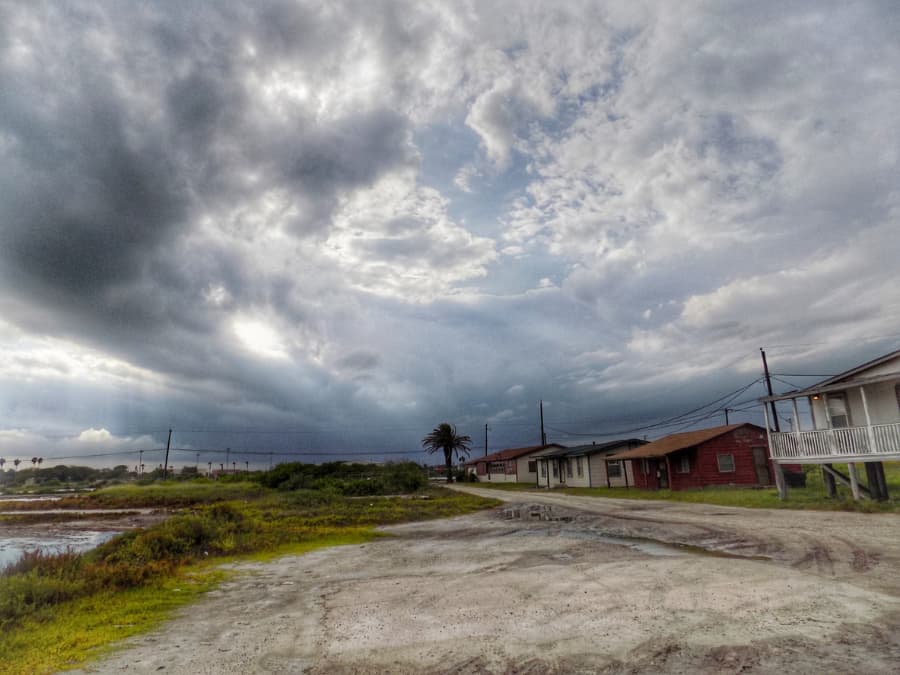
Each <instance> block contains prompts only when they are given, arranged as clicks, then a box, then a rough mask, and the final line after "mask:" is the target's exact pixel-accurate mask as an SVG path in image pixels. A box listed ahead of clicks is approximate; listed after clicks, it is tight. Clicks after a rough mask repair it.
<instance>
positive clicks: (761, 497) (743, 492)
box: [478, 462, 900, 513]
mask: <svg viewBox="0 0 900 675" xmlns="http://www.w3.org/2000/svg"><path fill="white" fill-rule="evenodd" d="M834 466H835V468H836V469H837V470H838V471H841V472H842V473H844V474H846V472H847V467H846V465H839V464H835V465H834ZM884 472H885V478H886V480H887V484H888V492H889V494H890V495H891V498H890V499H889V500H888V501H886V502H874V501H871V500H868V499H863V500H861V501H858V502H856V501H853V498H852V496H851V495H850V488H848V487H844V486H842V485H841V486H838V498H837V499H829V498H828V496H827V495H826V493H825V486H824V483H823V481H822V470H821V468H820V467H817V466H812V465H808V466H806V487H803V488H790V489H789V490H788V498H787V500H786V501H781V500H780V499H779V498H778V491H777V490H776V489H775V488H774V486H773V487H771V488H745V487H708V488H703V489H697V490H638V489H637V488H607V487H595V488H581V487H568V488H554V489H553V491H554V492H562V493H565V494H571V495H581V496H587V497H609V498H615V499H661V500H666V501H673V502H688V503H694V504H716V505H718V506H743V507H746V508H756V509H818V510H823V511H860V512H865V513H878V512H900V464H898V463H896V462H891V463H888V462H885V464H884ZM861 473H862V474H863V475H864V473H865V472H861ZM478 487H485V488H489V489H492V490H494V489H497V490H508V491H525V492H528V491H536V492H545V491H546V488H538V487H536V486H535V485H534V484H532V483H484V484H478Z"/></svg>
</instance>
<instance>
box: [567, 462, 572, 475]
mask: <svg viewBox="0 0 900 675" xmlns="http://www.w3.org/2000/svg"><path fill="white" fill-rule="evenodd" d="M566 475H567V476H568V477H569V478H571V477H572V462H570V461H569V460H566Z"/></svg>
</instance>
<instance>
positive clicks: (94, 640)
mask: <svg viewBox="0 0 900 675" xmlns="http://www.w3.org/2000/svg"><path fill="white" fill-rule="evenodd" d="M419 474H420V472H419ZM286 475H287V476H288V479H289V480H290V476H291V475H296V474H291V473H290V472H287V474H286ZM411 476H412V474H411V472H410V473H404V471H396V472H394V473H392V474H389V477H387V478H384V479H381V478H379V479H378V480H377V484H378V485H380V489H382V490H393V489H397V487H398V486H399V485H402V484H403V481H404V480H408V481H409V483H408V484H411V483H413V482H415V481H414V480H413V479H412V478H411ZM329 478H330V479H331V481H329ZM317 480H324V481H325V482H324V483H320V489H318V490H310V489H302V490H295V491H273V490H271V489H268V488H266V487H264V486H262V485H258V484H247V483H232V484H228V485H226V486H216V485H215V484H206V483H198V484H185V483H181V484H172V485H170V484H162V485H154V486H149V487H133V486H123V487H115V488H109V489H106V490H103V491H98V492H97V493H94V494H92V495H90V496H87V497H84V498H81V499H80V500H78V501H79V504H78V506H79V507H81V508H84V507H85V502H90V504H91V505H94V506H96V505H100V504H102V505H104V506H107V505H111V504H115V505H117V506H120V507H121V506H122V505H124V504H128V505H129V506H132V507H137V506H145V505H146V504H147V503H148V502H149V503H151V504H153V505H159V504H162V503H164V504H166V505H173V504H183V505H185V506H184V508H182V509H181V510H180V511H179V512H178V513H176V514H175V515H173V516H171V517H170V518H168V519H167V520H165V521H163V522H162V523H159V524H157V525H155V526H153V527H150V528H147V529H144V530H134V531H131V532H127V533H124V534H121V535H119V536H117V537H114V538H113V539H111V540H109V541H107V542H105V543H103V544H101V545H100V546H98V547H97V548H95V549H93V550H91V551H88V552H86V553H73V552H71V551H69V552H65V553H61V554H47V553H39V552H34V553H28V554H26V555H25V556H24V557H22V558H21V559H20V560H19V561H18V562H16V563H14V564H13V565H10V566H8V567H6V568H5V569H4V570H2V572H0V653H3V654H4V663H12V664H15V665H16V667H17V668H18V667H19V666H20V665H21V664H32V666H28V667H24V666H23V667H22V668H21V670H10V671H9V672H46V671H49V670H52V669H54V668H58V667H62V666H64V665H66V664H67V663H69V662H70V661H71V660H72V659H74V660H75V661H78V660H79V659H83V658H86V657H87V656H89V655H91V654H94V653H96V652H95V651H91V649H96V648H99V646H100V645H103V644H105V643H106V642H108V641H109V640H111V639H118V638H119V637H124V636H126V635H129V634H132V632H130V629H123V630H111V629H110V628H109V626H108V625H106V623H103V622H101V623H97V624H95V623H93V622H90V621H89V622H88V624H89V625H94V626H95V628H93V629H92V632H91V631H89V632H90V635H89V636H87V637H85V638H84V640H83V642H82V643H77V644H76V643H73V642H71V641H68V640H67V641H66V642H65V644H66V645H68V646H62V645H61V644H60V643H58V642H53V644H54V650H55V651H54V652H53V654H50V653H46V654H43V656H44V657H46V658H45V659H44V660H43V661H41V658H42V656H41V655H42V653H43V652H42V651H41V645H42V644H47V642H46V641H47V640H54V639H57V638H54V637H53V636H58V635H59V634H60V632H61V631H63V630H64V627H65V626H73V627H74V625H75V623H77V619H78V618H82V619H83V618H85V617H84V616H83V615H84V613H85V612H88V611H94V609H89V608H96V607H98V606H99V605H103V610H102V611H103V613H104V615H106V616H110V615H112V614H115V613H116V611H118V610H116V609H115V608H112V607H107V606H106V605H104V604H103V603H110V602H111V603H113V604H117V603H124V604H125V606H127V608H128V610H127V612H126V613H128V612H130V613H131V614H132V615H134V614H140V613H141V607H140V603H142V602H143V603H147V605H148V607H156V606H158V608H159V609H158V610H153V611H150V614H151V615H152V616H151V617H150V618H149V619H146V620H144V619H128V621H126V620H124V619H121V618H119V619H116V621H119V622H121V623H123V624H124V623H129V625H130V623H132V622H133V623H134V624H135V625H137V626H142V627H146V626H149V625H151V624H152V623H154V622H157V621H159V620H162V618H164V617H165V616H167V612H170V611H171V609H172V607H174V606H177V605H178V604H179V603H180V602H181V600H180V599H177V598H174V599H173V598H170V599H169V600H171V601H166V602H158V599H157V597H156V593H157V590H158V589H165V588H169V587H170V586H171V584H172V581H173V580H177V579H184V578H185V575H186V574H189V573H190V572H191V571H192V570H195V569H196V568H197V565H198V564H199V565H203V564H204V563H205V562H206V561H214V560H217V559H219V560H221V559H223V558H225V557H229V556H235V555H253V556H255V557H266V556H270V555H274V554H278V553H286V552H291V553H298V552H302V551H306V550H311V549H312V548H316V547H318V546H324V545H334V544H341V543H356V542H363V541H369V540H371V539H372V538H373V537H375V536H377V535H376V533H375V532H374V530H373V527H374V526H376V525H382V524H390V523H398V522H403V521H413V520H423V519H428V518H440V517H446V516H454V515H459V514H462V513H468V512H471V511H474V510H477V509H482V508H485V507H488V506H493V505H495V504H496V503H497V502H496V501H494V500H489V499H483V498H480V497H475V496H472V495H467V494H462V493H456V492H452V491H449V490H445V489H442V488H436V489H429V490H427V491H426V492H424V493H417V494H413V495H403V496H390V497H387V496H364V497H361V496H347V495H345V494H341V493H340V490H345V491H348V492H350V493H351V494H354V493H356V492H357V491H358V490H359V488H358V487H356V486H355V483H354V481H358V480H363V479H360V478H352V479H349V480H348V479H346V477H344V479H342V482H341V485H342V487H340V488H337V487H335V483H334V482H333V480H334V476H331V477H329V476H319V477H318V479H317ZM367 485H368V482H367ZM216 487H222V488H224V490H223V492H222V493H221V494H217V493H215V491H214V488H216ZM366 489H370V488H369V487H367V488H366ZM224 495H227V496H229V497H230V499H227V500H225V499H221V497H223V496H224ZM200 586H202V587H203V588H206V587H207V586H203V584H200ZM192 588H193V587H192ZM197 588H199V586H198V587H197ZM195 590H196V592H201V591H200V590H197V589H196V588H195ZM192 592H193V591H192ZM101 599H103V600H102V602H101ZM122 611H125V610H124V609H123V610H122ZM148 611H149V610H148ZM154 612H155V613H154ZM73 629H75V628H73ZM85 630H86V629H85V628H84V627H83V626H81V625H79V626H78V627H77V631H79V635H81V634H82V633H83V632H84V631H85ZM85 645H93V647H91V648H90V649H88V647H85ZM51 657H52V658H51ZM34 664H44V665H34ZM48 664H52V667H51V665H48ZM4 667H5V666H4V665H2V664H0V670H3V669H4Z"/></svg>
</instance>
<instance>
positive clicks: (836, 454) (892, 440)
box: [770, 422, 900, 464]
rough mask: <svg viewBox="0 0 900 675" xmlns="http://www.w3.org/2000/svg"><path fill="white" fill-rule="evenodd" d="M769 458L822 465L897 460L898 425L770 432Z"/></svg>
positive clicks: (791, 462) (899, 426) (899, 446)
mask: <svg viewBox="0 0 900 675" xmlns="http://www.w3.org/2000/svg"><path fill="white" fill-rule="evenodd" d="M770 439H771V453H772V459H773V460H775V461H776V462H779V463H790V464H822V463H831V462H835V463H843V462H883V461H896V460H900V422H897V423H893V424H873V425H871V426H862V427H842V428H836V429H815V430H812V431H796V430H795V431H783V432H772V433H771V434H770Z"/></svg>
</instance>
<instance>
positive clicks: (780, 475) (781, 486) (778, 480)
mask: <svg viewBox="0 0 900 675" xmlns="http://www.w3.org/2000/svg"><path fill="white" fill-rule="evenodd" d="M763 417H764V418H765V420H766V441H767V442H768V444H769V461H771V462H772V468H773V469H774V471H775V487H777V488H778V498H779V499H782V500H784V499H787V496H788V491H787V483H786V482H785V480H784V472H783V471H782V470H781V464H779V463H778V460H776V459H775V453H774V451H773V450H772V430H771V428H770V427H769V406H767V405H766V404H765V403H763Z"/></svg>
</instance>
